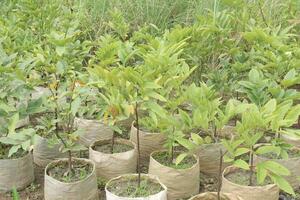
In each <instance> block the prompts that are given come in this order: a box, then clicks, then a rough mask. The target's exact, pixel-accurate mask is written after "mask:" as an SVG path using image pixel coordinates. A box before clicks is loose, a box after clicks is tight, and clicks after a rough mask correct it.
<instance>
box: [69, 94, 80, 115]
mask: <svg viewBox="0 0 300 200" xmlns="http://www.w3.org/2000/svg"><path fill="white" fill-rule="evenodd" d="M80 104H81V99H80V98H79V97H77V98H76V99H75V100H74V101H73V102H72V103H71V113H72V115H73V116H75V115H76V113H77V112H78V109H79V107H80Z"/></svg>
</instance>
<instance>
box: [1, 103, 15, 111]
mask: <svg viewBox="0 0 300 200" xmlns="http://www.w3.org/2000/svg"><path fill="white" fill-rule="evenodd" d="M0 110H3V111H4V112H6V113H9V112H12V111H15V108H14V107H13V106H10V105H8V104H5V103H3V102H0Z"/></svg>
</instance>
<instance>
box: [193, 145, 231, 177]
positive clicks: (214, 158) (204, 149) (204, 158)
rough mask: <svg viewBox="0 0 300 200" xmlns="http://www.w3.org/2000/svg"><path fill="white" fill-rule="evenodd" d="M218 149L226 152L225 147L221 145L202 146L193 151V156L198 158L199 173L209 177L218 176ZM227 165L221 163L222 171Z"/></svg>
mask: <svg viewBox="0 0 300 200" xmlns="http://www.w3.org/2000/svg"><path fill="white" fill-rule="evenodd" d="M220 149H222V152H225V151H226V150H225V147H224V146H223V145H222V144H221V143H214V144H203V145H200V146H199V147H198V148H197V149H196V150H195V152H194V154H195V155H197V156H198V157H199V163H200V165H201V167H200V171H201V172H203V173H205V174H207V175H210V176H218V174H219V166H220ZM228 165H229V164H228V163H223V170H224V169H225V168H226V167H227V166H228Z"/></svg>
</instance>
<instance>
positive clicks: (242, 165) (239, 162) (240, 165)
mask: <svg viewBox="0 0 300 200" xmlns="http://www.w3.org/2000/svg"><path fill="white" fill-rule="evenodd" d="M233 165H234V166H236V167H238V168H241V169H244V170H249V169H250V167H249V165H248V163H246V162H245V161H243V160H241V159H238V160H235V161H234V163H233Z"/></svg>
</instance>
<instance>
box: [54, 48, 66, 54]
mask: <svg viewBox="0 0 300 200" xmlns="http://www.w3.org/2000/svg"><path fill="white" fill-rule="evenodd" d="M55 51H56V53H57V55H59V56H62V55H63V54H64V53H65V52H66V47H64V46H56V48H55Z"/></svg>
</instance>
